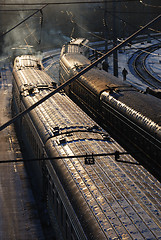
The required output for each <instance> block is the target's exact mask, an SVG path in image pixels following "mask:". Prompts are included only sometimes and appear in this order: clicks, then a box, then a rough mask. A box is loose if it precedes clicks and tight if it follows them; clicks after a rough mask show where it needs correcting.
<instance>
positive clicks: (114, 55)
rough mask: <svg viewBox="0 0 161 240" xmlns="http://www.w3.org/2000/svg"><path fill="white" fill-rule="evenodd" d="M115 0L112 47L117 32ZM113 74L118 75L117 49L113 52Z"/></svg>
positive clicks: (114, 3)
mask: <svg viewBox="0 0 161 240" xmlns="http://www.w3.org/2000/svg"><path fill="white" fill-rule="evenodd" d="M115 12H116V2H115V1H114V2H113V47H114V48H115V47H116V46H117V35H116V34H117V33H116V16H115ZM113 75H114V76H116V77H118V54H117V49H116V50H115V51H114V53H113Z"/></svg>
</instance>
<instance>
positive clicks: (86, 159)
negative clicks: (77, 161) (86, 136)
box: [0, 151, 140, 165]
mask: <svg viewBox="0 0 161 240" xmlns="http://www.w3.org/2000/svg"><path fill="white" fill-rule="evenodd" d="M135 153H136V152H135ZM129 154H132V153H128V152H119V151H115V152H112V153H98V154H93V153H92V154H81V155H69V156H59V157H46V158H45V157H44V158H32V159H17V160H14V159H12V160H1V161H0V164H2V163H13V162H14V163H19V162H27V163H28V162H36V161H51V160H59V159H72V158H85V163H86V164H91V163H90V160H91V159H92V160H94V157H106V156H114V157H115V160H116V161H117V162H122V163H129V164H135V165H140V164H139V163H138V162H130V161H124V160H120V159H119V158H120V156H121V155H129ZM88 160H89V163H88ZM92 164H94V162H93V163H92Z"/></svg>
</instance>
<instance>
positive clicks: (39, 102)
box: [0, 15, 161, 131]
mask: <svg viewBox="0 0 161 240" xmlns="http://www.w3.org/2000/svg"><path fill="white" fill-rule="evenodd" d="M160 18H161V15H159V16H157V17H156V18H154V19H153V20H152V21H150V22H149V23H148V24H146V25H145V26H144V27H142V28H141V29H139V30H138V31H136V32H135V33H134V34H132V35H131V36H129V37H128V38H127V39H125V40H124V41H123V42H121V43H120V44H118V45H117V46H115V47H113V48H112V49H111V50H109V51H108V52H107V53H105V54H104V55H103V56H101V57H100V58H99V59H98V60H96V61H95V62H93V63H92V64H90V65H89V66H87V67H86V68H84V69H83V70H81V71H80V72H79V73H78V74H76V75H75V76H73V77H71V78H70V79H69V80H68V81H66V82H65V83H63V84H62V85H60V86H59V87H57V88H56V89H55V90H53V91H52V92H51V93H49V94H48V95H46V96H45V97H43V98H42V99H40V100H39V101H38V102H36V103H34V104H33V105H32V106H30V107H29V108H27V109H25V110H24V111H23V112H20V113H19V114H17V115H16V116H15V117H14V118H12V119H11V120H9V121H8V122H6V123H5V124H3V125H2V126H0V131H2V130H3V129H5V128H6V127H8V126H9V125H11V124H12V123H14V122H15V121H16V120H18V119H19V118H21V117H22V116H24V115H25V114H27V113H29V112H30V111H31V110H33V109H34V108H36V107H37V106H39V105H40V104H41V103H43V102H44V101H46V100H47V99H49V98H50V97H52V96H53V95H54V94H56V93H58V92H60V91H61V90H62V89H64V88H65V87H66V86H68V85H69V84H71V83H72V82H73V81H74V80H76V79H78V78H79V77H80V76H82V75H83V74H85V73H86V72H88V71H89V70H91V69H92V68H93V67H94V66H96V65H97V64H98V63H100V62H102V61H103V60H104V59H106V58H107V57H108V56H110V55H111V54H113V52H114V51H116V50H118V49H120V48H121V47H123V46H125V45H126V44H127V43H129V41H131V40H133V39H134V38H135V37H136V36H138V35H139V34H140V33H141V32H143V31H144V30H145V29H146V28H148V27H149V26H150V25H152V24H153V23H154V22H156V21H158V20H159V19H160Z"/></svg>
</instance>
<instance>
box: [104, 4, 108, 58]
mask: <svg viewBox="0 0 161 240" xmlns="http://www.w3.org/2000/svg"><path fill="white" fill-rule="evenodd" d="M107 22H108V21H107V1H105V11H104V29H105V31H104V37H105V53H106V52H107V51H108V27H107ZM105 61H106V63H108V58H106V59H105Z"/></svg>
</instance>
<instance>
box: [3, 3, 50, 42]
mask: <svg viewBox="0 0 161 240" xmlns="http://www.w3.org/2000/svg"><path fill="white" fill-rule="evenodd" d="M46 6H47V4H46V5H44V6H43V7H42V8H40V9H38V10H37V11H36V12H34V13H32V14H31V15H29V16H28V17H26V18H25V19H24V20H22V21H21V22H19V23H18V24H16V25H15V26H14V27H12V28H10V29H9V30H8V31H6V32H5V33H2V34H1V35H0V38H1V37H3V36H4V35H6V34H8V33H9V32H11V31H12V30H14V29H15V28H16V27H18V26H20V25H21V24H22V23H24V22H26V21H27V20H28V19H29V18H31V17H33V16H34V15H35V14H37V13H38V12H41V11H42V9H43V8H45V7H46Z"/></svg>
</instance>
